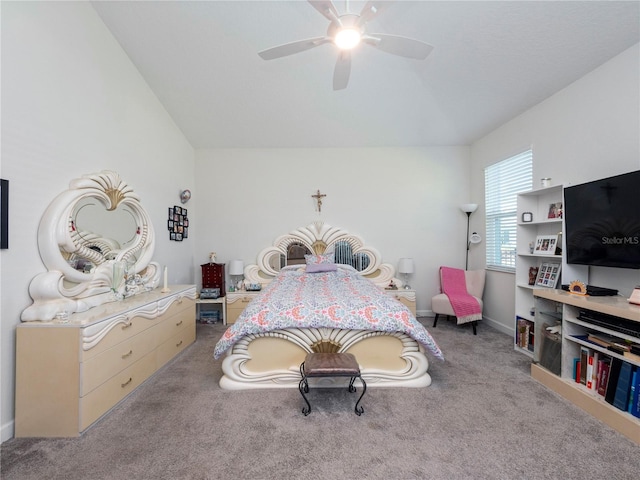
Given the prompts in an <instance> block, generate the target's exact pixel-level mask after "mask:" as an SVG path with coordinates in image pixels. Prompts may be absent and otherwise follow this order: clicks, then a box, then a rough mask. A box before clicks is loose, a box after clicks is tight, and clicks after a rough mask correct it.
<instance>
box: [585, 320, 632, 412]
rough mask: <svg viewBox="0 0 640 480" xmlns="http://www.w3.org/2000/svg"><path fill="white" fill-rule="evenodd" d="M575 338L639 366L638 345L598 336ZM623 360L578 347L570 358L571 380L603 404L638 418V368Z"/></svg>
mask: <svg viewBox="0 0 640 480" xmlns="http://www.w3.org/2000/svg"><path fill="white" fill-rule="evenodd" d="M576 338H579V339H580V340H586V341H588V342H591V343H593V344H596V345H599V346H600V347H602V348H606V349H607V350H609V351H612V352H615V353H617V354H618V355H622V356H623V357H624V358H625V360H626V359H627V358H628V359H629V360H630V361H633V362H636V363H640V345H637V344H634V343H631V342H627V341H625V340H622V339H620V338H617V337H613V336H609V335H605V334H602V333H593V334H588V335H582V336H576ZM625 360H623V359H621V358H619V356H610V355H607V354H606V353H604V352H601V351H599V350H595V349H593V348H589V347H586V346H581V347H580V357H579V358H576V359H574V379H575V381H576V382H577V383H581V384H583V385H584V386H585V388H586V389H587V390H588V391H590V392H592V393H593V394H594V395H600V396H602V397H604V400H605V401H606V402H607V403H609V404H611V405H613V406H614V407H616V408H618V409H620V410H622V411H625V412H628V413H630V414H631V415H633V416H635V417H638V418H640V367H638V366H637V365H634V364H632V363H630V362H628V361H625Z"/></svg>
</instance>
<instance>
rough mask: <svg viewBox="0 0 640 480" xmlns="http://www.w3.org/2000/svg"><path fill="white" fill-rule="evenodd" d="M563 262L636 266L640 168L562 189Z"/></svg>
mask: <svg viewBox="0 0 640 480" xmlns="http://www.w3.org/2000/svg"><path fill="white" fill-rule="evenodd" d="M564 203H565V205H564V216H565V220H564V221H565V231H566V233H565V234H566V247H567V252H566V255H567V263H570V264H579V265H594V266H602V267H618V268H637V269H640V170H638V171H635V172H630V173H625V174H623V175H617V176H615V177H609V178H603V179H602V180H596V181H594V182H589V183H583V184H581V185H575V186H572V187H567V188H565V190H564Z"/></svg>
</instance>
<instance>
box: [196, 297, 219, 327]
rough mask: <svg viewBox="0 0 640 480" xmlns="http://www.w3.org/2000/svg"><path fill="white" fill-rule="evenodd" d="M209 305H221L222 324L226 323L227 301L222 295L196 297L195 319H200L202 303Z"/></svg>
mask: <svg viewBox="0 0 640 480" xmlns="http://www.w3.org/2000/svg"><path fill="white" fill-rule="evenodd" d="M203 304H204V305H211V304H218V305H221V310H222V324H223V325H226V324H227V302H225V300H224V297H218V298H197V299H196V320H197V321H198V322H199V321H200V313H201V311H202V305H203Z"/></svg>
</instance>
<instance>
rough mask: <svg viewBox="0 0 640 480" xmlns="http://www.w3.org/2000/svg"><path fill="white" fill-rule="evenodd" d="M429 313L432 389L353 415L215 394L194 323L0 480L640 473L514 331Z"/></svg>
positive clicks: (346, 399)
mask: <svg viewBox="0 0 640 480" xmlns="http://www.w3.org/2000/svg"><path fill="white" fill-rule="evenodd" d="M421 320H422V319H421ZM424 320H425V321H427V322H426V324H427V326H428V327H429V330H430V331H431V332H432V334H433V335H434V337H435V338H436V340H437V341H438V343H439V344H440V346H441V347H442V349H443V351H444V354H445V356H446V358H447V361H446V362H440V361H437V360H433V359H432V361H431V369H430V371H431V374H432V377H433V384H432V386H431V387H428V388H424V389H381V388H377V389H376V388H369V389H368V390H367V393H366V395H365V396H364V398H363V401H362V405H363V406H364V408H365V412H364V414H363V415H362V416H361V417H358V416H357V415H355V414H354V413H353V405H354V402H355V398H356V394H349V393H348V392H347V391H346V390H344V391H343V390H335V389H327V390H319V389H318V390H312V392H311V393H310V397H309V398H310V401H311V404H312V407H313V411H312V412H311V414H310V415H309V416H308V417H305V416H303V415H302V413H301V408H302V406H303V400H302V397H301V396H300V393H299V392H298V390H297V389H292V390H266V391H253V392H252V391H245V392H228V391H223V390H221V389H220V387H219V386H218V380H219V378H220V376H221V361H214V360H213V357H212V353H213V347H214V344H215V342H216V340H217V338H218V337H219V336H220V335H221V334H222V332H223V328H222V326H217V325H216V326H198V337H197V341H196V343H195V344H194V345H193V346H191V347H190V348H188V349H187V350H186V351H185V352H184V353H183V354H181V355H180V356H179V357H178V358H177V359H176V360H175V361H173V362H172V363H171V364H169V365H168V366H167V367H166V368H164V369H163V370H162V371H160V372H159V373H158V374H157V375H155V376H154V377H153V378H152V379H150V380H149V381H148V382H147V383H146V384H144V385H143V386H142V387H141V388H140V389H139V390H138V392H136V393H134V394H133V395H132V396H130V397H129V398H127V399H126V400H125V401H124V402H122V403H121V404H120V405H118V406H117V407H116V408H115V409H114V410H113V411H112V412H111V413H110V414H109V415H107V416H106V417H105V418H104V419H103V420H101V421H100V422H99V423H98V424H97V425H95V426H94V427H93V428H91V429H90V430H89V431H87V432H86V433H85V434H84V435H83V436H82V437H80V438H74V439H13V440H10V441H8V442H6V443H4V444H3V445H2V448H1V453H2V468H1V473H2V479H3V480H14V479H45V478H46V479H61V480H62V479H65V480H70V479H288V478H295V479H332V478H344V479H478V478H483V479H484V478H486V479H546V480H549V479H582V480H584V479H600V478H608V479H631V478H638V475H639V473H638V472H640V447H639V446H638V445H635V444H633V443H632V442H630V441H629V440H627V439H626V438H625V437H623V436H621V435H619V434H617V433H616V432H615V431H613V430H611V429H610V428H608V427H607V426H605V425H603V424H601V423H600V422H598V421H597V420H595V419H593V418H592V417H590V416H589V415H588V414H586V413H584V412H582V411H581V410H579V409H577V408H576V407H574V406H573V405H571V404H569V403H568V402H566V401H564V400H563V399H562V398H560V397H559V396H557V395H556V394H554V393H553V392H551V391H549V390H547V389H546V388H545V387H543V386H541V385H539V384H538V383H537V382H535V381H534V380H532V379H531V377H530V375H529V368H528V365H529V362H528V359H527V358H526V357H524V356H522V355H521V354H518V353H516V352H514V351H513V347H512V340H511V338H510V337H509V336H507V335H504V334H501V333H499V332H497V331H495V330H492V329H491V328H489V327H487V326H486V325H483V324H482V322H480V325H479V327H478V335H477V336H474V335H473V334H472V331H471V328H470V327H467V328H465V327H458V326H456V325H454V323H453V322H447V321H444V320H441V321H439V322H438V327H437V328H435V329H434V328H430V323H431V321H430V320H429V319H424ZM358 391H359V390H358ZM358 395H359V393H358Z"/></svg>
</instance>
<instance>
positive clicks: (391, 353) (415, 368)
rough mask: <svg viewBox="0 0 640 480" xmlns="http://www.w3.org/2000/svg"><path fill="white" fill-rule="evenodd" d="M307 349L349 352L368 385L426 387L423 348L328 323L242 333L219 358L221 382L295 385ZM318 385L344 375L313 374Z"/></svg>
mask: <svg viewBox="0 0 640 480" xmlns="http://www.w3.org/2000/svg"><path fill="white" fill-rule="evenodd" d="M310 352H349V353H353V354H354V355H355V357H356V359H357V360H358V363H359V364H360V369H361V372H362V376H363V377H364V379H365V381H366V382H367V385H368V386H372V387H376V386H379V387H426V386H429V385H430V384H431V377H430V376H429V374H428V373H427V370H428V368H429V361H428V359H427V357H426V356H425V354H424V351H423V348H422V346H421V345H420V344H418V342H416V341H415V340H414V339H413V338H411V337H410V336H408V335H406V334H404V333H400V332H394V333H388V332H376V331H366V330H342V329H332V328H303V329H286V330H274V331H271V332H265V333H260V334H252V335H247V336H245V337H243V338H242V339H240V340H239V341H238V342H237V343H236V344H235V345H234V346H233V347H232V348H231V349H230V350H229V353H228V354H227V355H226V356H225V357H224V360H223V362H222V371H223V376H222V378H221V379H220V386H221V387H222V388H223V389H226V390H248V389H260V388H298V383H299V382H300V364H301V363H302V362H303V361H304V359H305V357H306V355H307V354H308V353H310ZM310 380H316V382H317V383H316V384H321V385H322V386H332V385H334V384H335V386H343V383H344V379H342V378H339V377H334V378H317V379H310Z"/></svg>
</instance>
